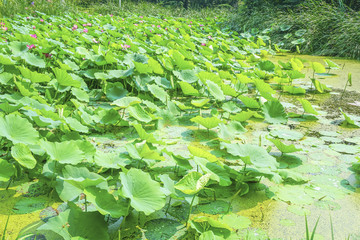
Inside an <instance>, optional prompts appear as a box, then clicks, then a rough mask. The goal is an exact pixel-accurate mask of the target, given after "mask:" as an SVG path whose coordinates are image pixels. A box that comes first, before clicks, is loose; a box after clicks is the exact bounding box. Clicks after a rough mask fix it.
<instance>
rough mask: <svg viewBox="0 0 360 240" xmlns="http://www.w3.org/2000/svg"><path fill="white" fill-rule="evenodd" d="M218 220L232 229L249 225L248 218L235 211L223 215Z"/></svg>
mask: <svg viewBox="0 0 360 240" xmlns="http://www.w3.org/2000/svg"><path fill="white" fill-rule="evenodd" d="M219 220H220V222H222V223H225V224H227V225H228V226H229V227H231V228H232V229H234V230H238V229H243V228H248V227H249V226H250V225H251V221H250V219H248V218H247V217H244V216H240V215H238V214H235V213H230V214H227V215H224V216H222V217H221V218H220V219H219Z"/></svg>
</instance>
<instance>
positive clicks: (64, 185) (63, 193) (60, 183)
mask: <svg viewBox="0 0 360 240" xmlns="http://www.w3.org/2000/svg"><path fill="white" fill-rule="evenodd" d="M43 173H44V172H43ZM55 189H56V192H57V194H58V195H59V198H60V199H61V200H62V201H64V202H65V201H72V200H74V199H75V198H77V197H78V196H79V195H80V194H81V193H82V192H83V190H82V189H79V188H77V187H75V186H74V185H72V184H71V183H68V182H66V181H64V180H61V179H59V178H57V179H56V183H55Z"/></svg>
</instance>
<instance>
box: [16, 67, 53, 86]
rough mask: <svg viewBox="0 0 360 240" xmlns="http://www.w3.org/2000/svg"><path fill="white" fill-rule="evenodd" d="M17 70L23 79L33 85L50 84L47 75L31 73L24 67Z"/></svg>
mask: <svg viewBox="0 0 360 240" xmlns="http://www.w3.org/2000/svg"><path fill="white" fill-rule="evenodd" d="M18 69H19V70H20V72H21V75H22V76H23V77H24V78H27V79H29V80H30V81H31V82H33V83H41V82H50V80H51V78H50V76H49V75H47V74H43V73H38V72H32V71H30V70H29V69H27V68H24V67H18Z"/></svg>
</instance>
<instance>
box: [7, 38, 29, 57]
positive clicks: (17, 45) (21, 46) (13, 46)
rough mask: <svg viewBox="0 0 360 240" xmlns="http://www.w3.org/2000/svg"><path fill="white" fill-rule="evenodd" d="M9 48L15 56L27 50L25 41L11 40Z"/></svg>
mask: <svg viewBox="0 0 360 240" xmlns="http://www.w3.org/2000/svg"><path fill="white" fill-rule="evenodd" d="M9 49H10V50H11V52H12V53H13V55H14V56H15V57H19V56H21V55H23V54H24V53H26V52H27V51H29V49H28V47H27V46H26V43H22V42H18V41H11V42H10V44H9Z"/></svg>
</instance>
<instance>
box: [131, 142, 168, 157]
mask: <svg viewBox="0 0 360 240" xmlns="http://www.w3.org/2000/svg"><path fill="white" fill-rule="evenodd" d="M137 151H138V153H139V155H140V158H142V159H152V160H157V161H165V158H164V156H161V155H160V154H159V152H158V151H157V150H156V149H155V150H152V149H150V148H149V146H148V145H147V144H146V143H144V144H143V145H142V146H140V147H139V148H137Z"/></svg>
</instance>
